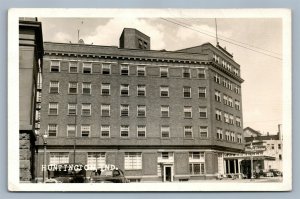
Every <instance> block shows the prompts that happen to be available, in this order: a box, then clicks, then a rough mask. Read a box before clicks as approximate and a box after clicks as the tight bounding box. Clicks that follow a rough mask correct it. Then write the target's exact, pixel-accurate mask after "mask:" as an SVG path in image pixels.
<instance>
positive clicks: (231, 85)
mask: <svg viewBox="0 0 300 199" xmlns="http://www.w3.org/2000/svg"><path fill="white" fill-rule="evenodd" d="M228 88H229V89H230V90H232V89H233V84H232V83H231V81H229V82H228Z"/></svg>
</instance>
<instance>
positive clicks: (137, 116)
mask: <svg viewBox="0 0 300 199" xmlns="http://www.w3.org/2000/svg"><path fill="white" fill-rule="evenodd" d="M137 118H146V116H137Z"/></svg>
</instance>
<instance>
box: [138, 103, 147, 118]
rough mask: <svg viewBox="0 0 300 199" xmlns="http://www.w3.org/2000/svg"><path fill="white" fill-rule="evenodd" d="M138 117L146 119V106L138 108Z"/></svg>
mask: <svg viewBox="0 0 300 199" xmlns="http://www.w3.org/2000/svg"><path fill="white" fill-rule="evenodd" d="M137 116H138V117H146V106H145V105H138V106H137Z"/></svg>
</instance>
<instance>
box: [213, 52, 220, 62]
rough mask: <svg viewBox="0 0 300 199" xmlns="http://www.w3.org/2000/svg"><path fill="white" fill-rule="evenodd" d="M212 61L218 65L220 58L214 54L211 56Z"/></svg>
mask: <svg viewBox="0 0 300 199" xmlns="http://www.w3.org/2000/svg"><path fill="white" fill-rule="evenodd" d="M213 60H214V61H215V62H217V63H220V57H219V56H218V55H216V54H214V55H213Z"/></svg>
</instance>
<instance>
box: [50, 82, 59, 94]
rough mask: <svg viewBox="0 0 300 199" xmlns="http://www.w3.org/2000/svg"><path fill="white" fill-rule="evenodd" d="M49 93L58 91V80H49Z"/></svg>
mask: <svg viewBox="0 0 300 199" xmlns="http://www.w3.org/2000/svg"><path fill="white" fill-rule="evenodd" d="M49 93H59V82H58V81H50V85H49Z"/></svg>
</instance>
